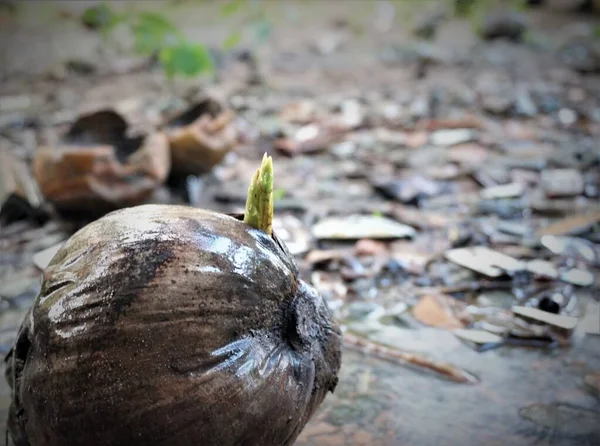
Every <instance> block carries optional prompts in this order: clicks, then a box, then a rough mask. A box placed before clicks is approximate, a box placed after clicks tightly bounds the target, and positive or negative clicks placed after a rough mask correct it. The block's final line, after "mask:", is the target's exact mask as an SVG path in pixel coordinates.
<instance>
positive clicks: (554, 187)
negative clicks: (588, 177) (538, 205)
mask: <svg viewBox="0 0 600 446" xmlns="http://www.w3.org/2000/svg"><path fill="white" fill-rule="evenodd" d="M541 185H542V188H543V190H544V193H545V194H546V196H547V197H549V198H553V197H573V196H576V195H581V194H582V193H583V189H584V187H585V184H584V181H583V176H582V175H581V173H580V172H579V171H578V170H576V169H545V170H543V171H542V174H541Z"/></svg>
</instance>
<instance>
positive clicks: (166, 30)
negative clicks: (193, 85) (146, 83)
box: [81, 3, 213, 78]
mask: <svg viewBox="0 0 600 446" xmlns="http://www.w3.org/2000/svg"><path fill="white" fill-rule="evenodd" d="M81 21H82V23H83V24H84V26H86V27H87V28H90V29H93V30H97V31H99V32H100V33H102V34H103V36H105V37H106V36H108V34H109V32H110V31H112V30H113V29H114V28H115V27H116V26H117V25H125V26H127V27H128V29H129V31H130V32H131V33H132V34H133V38H134V51H135V52H136V53H138V54H142V55H146V56H150V55H154V54H156V55H157V56H158V61H159V62H160V64H161V66H162V68H163V70H164V72H165V75H166V76H167V77H168V78H173V77H175V76H183V77H195V76H198V75H199V74H201V73H204V72H212V71H213V61H212V58H211V57H210V53H209V51H208V49H207V48H206V46H205V45H203V44H198V43H194V42H190V41H188V40H187V39H186V38H185V36H183V34H182V33H181V32H180V31H179V29H178V28H177V27H176V26H175V25H174V24H173V23H171V22H170V21H169V20H168V19H167V18H165V17H163V16H162V15H160V14H157V13H153V12H140V13H124V14H118V13H116V12H115V11H113V10H112V9H111V8H110V7H109V6H108V5H107V4H106V3H101V4H99V5H96V6H92V7H90V8H88V9H86V10H85V11H84V13H83V15H82V16H81Z"/></svg>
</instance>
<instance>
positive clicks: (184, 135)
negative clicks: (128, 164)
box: [165, 99, 238, 175]
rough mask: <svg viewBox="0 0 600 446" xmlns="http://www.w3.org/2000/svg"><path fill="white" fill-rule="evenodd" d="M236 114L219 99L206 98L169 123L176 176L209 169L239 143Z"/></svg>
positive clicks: (172, 159) (169, 135)
mask: <svg viewBox="0 0 600 446" xmlns="http://www.w3.org/2000/svg"><path fill="white" fill-rule="evenodd" d="M233 119H234V114H233V112H232V111H231V110H226V109H224V108H223V107H222V106H221V105H220V104H219V103H218V102H217V101H215V100H213V99H205V100H203V101H201V102H199V103H197V104H196V105H194V106H192V107H190V108H189V109H187V110H186V111H185V112H183V113H181V114H180V115H178V116H175V117H174V118H172V119H171V120H170V121H169V122H168V123H167V125H166V129H165V131H166V133H167V136H168V138H169V145H170V148H171V164H172V170H173V173H174V174H176V175H197V174H201V173H205V172H208V171H210V170H211V169H212V168H213V167H214V166H216V165H217V164H219V163H220V162H221V161H222V160H223V158H224V157H225V155H226V154H227V153H228V152H229V151H230V150H231V149H233V148H234V147H235V146H236V145H237V136H238V135H237V130H236V129H235V127H234V126H233V124H232V122H233Z"/></svg>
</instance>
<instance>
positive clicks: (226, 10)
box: [221, 0, 244, 17]
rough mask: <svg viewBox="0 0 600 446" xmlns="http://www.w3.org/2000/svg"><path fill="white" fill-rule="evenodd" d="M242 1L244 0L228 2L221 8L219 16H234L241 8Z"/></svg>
mask: <svg viewBox="0 0 600 446" xmlns="http://www.w3.org/2000/svg"><path fill="white" fill-rule="evenodd" d="M243 1H244V0H230V1H228V2H227V3H225V4H224V5H223V6H221V16H223V17H229V16H231V15H233V14H235V13H236V12H237V11H238V10H239V9H240V6H242V2H243Z"/></svg>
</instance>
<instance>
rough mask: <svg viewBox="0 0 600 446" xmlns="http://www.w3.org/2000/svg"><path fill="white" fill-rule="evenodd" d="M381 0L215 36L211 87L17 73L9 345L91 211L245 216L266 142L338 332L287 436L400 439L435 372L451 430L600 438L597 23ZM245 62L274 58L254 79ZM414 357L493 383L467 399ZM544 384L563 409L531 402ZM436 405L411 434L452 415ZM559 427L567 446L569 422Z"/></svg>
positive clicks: (5, 101) (8, 247)
mask: <svg viewBox="0 0 600 446" xmlns="http://www.w3.org/2000/svg"><path fill="white" fill-rule="evenodd" d="M332 3H335V2H332ZM379 3H380V4H379ZM379 3H378V5H377V8H376V10H374V12H373V14H374V16H373V17H371V16H369V17H368V19H367V21H368V22H369V23H368V24H367V25H364V26H362V25H361V26H358V25H356V24H355V23H354V22H353V20H354V19H350V18H348V17H346V16H345V15H344V16H343V17H342V15H343V14H341V13H340V12H339V11H338V12H336V13H335V14H337V15H340V17H335V18H334V19H335V20H334V19H332V20H331V21H329V22H327V24H326V25H321V24H320V22H319V21H316V22H315V23H314V24H313V23H311V26H308V27H306V28H303V27H298V28H302V29H293V30H292V29H287V30H286V32H289V33H290V35H294V33H298V36H299V37H298V39H297V40H296V39H289V40H290V41H288V39H287V38H281V40H279V37H278V38H277V39H276V43H277V44H276V45H275V44H274V42H273V41H270V42H269V43H267V44H265V48H264V50H265V51H264V54H263V53H262V50H261V51H260V52H257V54H256V55H255V54H254V50H250V49H244V50H240V51H239V53H240V54H241V55H240V56H239V57H238V55H237V54H238V52H236V51H233V52H230V51H222V52H219V54H220V56H219V57H221V58H222V59H223V60H220V62H219V64H220V65H222V66H221V68H220V70H219V76H216V82H213V80H211V81H208V80H206V79H194V80H186V81H182V82H181V85H180V84H179V83H178V82H165V81H164V79H163V78H162V77H161V74H160V72H157V71H156V70H157V69H158V66H157V64H156V63H154V62H153V63H146V65H145V66H144V68H143V69H139V70H138V71H136V72H134V73H131V72H129V73H127V72H126V73H121V74H120V75H118V76H114V77H111V78H110V79H105V78H104V77H103V75H102V74H101V72H98V70H96V69H95V68H94V69H92V68H90V67H96V68H97V67H98V66H100V65H101V64H99V63H97V61H93V63H91V65H90V64H88V65H90V66H88V67H87V68H86V65H85V64H73V63H70V64H68V63H67V62H68V60H71V61H77V60H79V59H81V57H79V58H78V57H70V58H68V60H67V61H66V62H61V63H60V64H59V65H60V66H61V67H63V69H64V70H67V68H65V67H67V65H69V69H68V70H67V71H65V72H64V73H62V75H61V76H58V77H57V76H54V75H49V74H48V72H47V71H46V73H45V74H44V76H45V77H42V79H41V80H39V82H37V81H36V82H33V81H31V82H30V80H19V78H18V77H15V76H13V77H10V76H8V77H7V78H6V79H7V83H6V86H5V85H4V82H3V86H2V91H1V92H0V157H1V165H0V206H1V207H0V253H1V256H0V321H1V322H2V330H0V349H1V350H2V351H4V352H5V351H7V350H8V348H9V347H10V345H11V342H12V341H13V339H14V336H15V335H16V330H17V329H18V326H19V323H20V321H21V320H22V318H23V317H24V314H25V312H26V310H27V308H28V307H29V306H30V305H31V304H32V302H33V300H34V299H35V297H36V294H37V292H38V291H39V290H38V288H39V276H40V272H41V271H43V270H44V269H45V268H46V266H47V265H48V263H49V262H50V261H51V259H52V258H53V257H54V255H55V254H56V252H57V251H58V249H60V246H62V243H63V242H64V241H65V240H66V239H67V238H68V237H69V236H70V235H72V234H73V233H74V232H76V231H77V230H78V229H80V228H81V226H82V225H83V224H84V223H86V222H89V221H92V220H95V219H96V218H98V217H99V216H100V215H103V214H105V213H107V212H110V211H111V210H114V209H118V208H123V207H128V206H133V205H136V204H141V203H164V204H167V203H170V204H186V205H189V206H196V207H204V208H208V209H212V210H216V211H219V212H223V213H227V214H239V213H242V212H243V211H244V204H245V199H246V194H245V185H247V182H248V180H249V179H250V178H251V176H252V173H253V169H255V167H256V164H257V162H259V160H260V157H262V156H263V154H264V153H265V152H266V153H267V154H268V155H270V156H272V157H273V165H274V171H275V178H276V180H275V184H274V203H273V207H274V210H275V215H274V219H273V228H274V230H275V231H276V232H277V234H278V236H279V237H280V239H281V240H282V241H283V242H284V243H285V244H286V246H287V247H288V249H289V251H290V253H291V254H292V255H293V256H294V257H295V258H296V260H297V261H298V267H299V270H300V275H301V277H302V278H303V279H304V280H306V281H307V282H310V283H311V284H312V285H313V286H314V287H315V288H316V289H317V290H318V291H319V293H320V294H322V295H323V297H324V298H325V300H326V301H327V303H328V305H329V307H330V309H331V311H332V312H333V314H334V317H335V318H336V319H337V320H338V321H339V322H340V324H341V325H342V326H343V329H344V330H345V333H344V338H345V346H346V349H347V350H346V351H347V353H346V352H345V353H344V355H345V357H344V367H342V378H341V380H340V391H339V392H340V393H339V395H338V394H335V395H334V396H333V398H332V399H330V400H326V402H325V406H326V407H325V410H324V411H323V413H322V414H318V415H317V418H316V419H315V420H314V421H313V422H311V423H309V426H308V427H307V430H306V432H307V433H306V435H303V436H301V437H300V439H299V442H298V445H301V446H315V445H317V444H361V443H360V442H358V441H357V442H354V440H353V439H354V437H353V435H354V434H356V435H359V434H361V433H362V434H365V435H363V437H364V438H367V437H368V438H369V440H368V441H366V440H365V442H364V444H404V443H406V441H407V440H406V438H407V437H408V436H410V433H411V432H412V431H411V429H413V428H414V426H412V425H410V423H400V422H399V421H398V420H399V419H398V417H397V415H396V414H397V413H407V411H410V410H414V408H413V406H412V404H414V401H419V404H423V405H422V406H419V407H420V408H421V409H420V410H422V411H423V412H424V413H428V414H429V413H432V410H431V405H427V404H433V403H428V401H429V400H430V399H424V398H423V396H422V395H423V393H424V392H428V393H427V394H431V388H434V394H435V395H436V399H431V401H435V404H436V407H437V406H439V404H438V403H437V401H438V398H439V401H442V400H444V401H446V402H447V401H452V404H454V405H456V407H457V409H456V410H460V411H461V412H463V413H464V414H465V415H464V416H465V423H466V424H465V425H466V426H469V427H468V429H466V430H465V432H468V434H469V437H466V439H465V440H464V441H462V443H463V444H464V443H468V442H469V441H471V440H472V438H475V436H477V435H481V434H480V431H481V430H480V426H481V425H484V424H485V425H486V426H488V425H490V424H489V423H490V422H489V420H491V419H493V420H495V419H496V418H497V413H499V412H498V411H499V410H502V411H503V412H502V413H504V412H506V414H510V415H506V416H505V417H502V420H501V421H502V422H500V421H498V422H497V423H491V425H490V426H492V425H493V426H492V427H490V429H492V430H493V431H494V432H501V433H502V435H503V436H504V437H505V438H506V440H507V441H508V442H513V443H515V444H517V443H519V442H529V443H535V442H537V441H540V438H537V437H535V438H533V437H529V436H528V434H523V433H522V431H524V430H523V429H516V428H515V423H518V422H521V418H522V419H523V422H525V421H524V420H527V422H529V423H532V424H533V425H537V426H540V427H542V428H544V429H550V431H551V432H554V431H552V429H554V427H555V426H554V425H553V424H552V423H551V422H550V421H549V420H552V419H553V418H552V417H558V418H556V419H560V420H563V421H564V420H567V421H565V422H564V424H565V425H568V426H569V427H568V428H565V429H566V430H565V432H567V434H571V433H573V432H578V435H579V433H580V434H581V436H580V437H577V438H578V439H583V440H582V441H584V443H583V444H590V445H591V444H595V443H594V442H591V441H590V442H588V443H585V441H587V440H588V439H590V438H592V437H593V436H594V435H595V434H596V433H598V430H597V427H595V426H596V425H595V424H592V423H591V421H590V420H591V419H594V420H595V419H596V418H594V417H595V416H596V415H597V414H596V413H595V412H593V411H590V410H588V409H585V408H581V407H579V406H578V404H580V402H581V401H582V396H581V395H584V396H585V398H589V395H587V394H586V393H585V392H586V391H587V392H589V393H591V394H592V395H595V396H596V397H597V395H598V376H597V374H598V372H597V370H599V369H600V362H599V361H600V360H599V359H598V358H600V351H599V350H598V345H600V344H598V342H597V337H598V335H600V303H599V302H598V296H599V290H600V281H599V277H600V206H599V204H598V203H599V199H600V174H599V173H598V171H599V170H598V167H599V165H600V154H599V152H598V141H600V102H599V101H598V91H600V78H599V77H598V73H600V57H599V54H600V52H598V39H597V37H594V31H593V30H594V28H593V25H591V24H593V23H595V22H594V21H596V22H597V18H594V17H595V16H592V17H590V18H587V19H586V20H585V21H586V23H585V24H583V23H581V24H580V25H582V28H581V29H580V30H575V31H576V32H575V31H572V30H571V28H570V27H568V26H567V25H568V23H565V18H564V17H562V16H561V15H558V16H557V15H552V16H551V18H552V20H550V21H548V23H546V21H545V18H547V17H546V16H545V15H543V14H542V11H541V9H540V11H539V14H540V15H537V14H538V13H537V12H535V13H531V11H529V10H527V11H519V12H517V11H512V10H510V9H507V10H498V11H487V13H486V14H484V15H483V16H481V17H480V19H481V20H480V21H479V22H478V23H477V24H476V25H477V26H475V27H474V28H475V29H474V30H471V27H470V25H469V24H468V23H467V22H466V21H464V20H463V21H460V20H459V19H456V18H453V17H450V16H448V15H447V14H441V13H439V12H438V11H433V12H430V11H425V12H426V13H425V14H423V16H422V19H421V20H419V21H415V22H414V24H411V26H397V25H396V22H395V20H396V19H400V18H401V16H402V11H401V7H400V6H399V5H398V4H396V3H397V2H379ZM457 3H462V4H468V3H470V2H469V1H466V0H465V1H462V0H461V2H457ZM471 3H472V2H471ZM291 9H293V8H290V10H291ZM536 11H537V10H536ZM287 13H289V14H290V15H293V13H292V12H290V11H287V12H286V14H287ZM361 14H362V13H361ZM565 17H567V15H565ZM568 17H569V20H571V19H573V20H575V19H574V18H573V16H568ZM577 17H579V16H577ZM579 19H580V18H578V19H577V20H576V21H579ZM362 20H363V21H364V20H365V18H364V17H363V18H362ZM581 20H583V19H581ZM554 21H556V22H559V23H563V24H564V28H561V27H558V28H556V29H555V28H554V25H551V24H550V23H554ZM371 22H372V23H371ZM587 22H589V23H587ZM313 25H314V28H315V29H316V28H317V27H319V26H323V27H324V28H325V29H323V30H321V31H320V32H318V33H317V32H316V31H315V32H314V33H313ZM193 26H194V27H196V26H197V23H196V22H195V21H194V23H193ZM596 26H597V25H596ZM291 28H293V27H291ZM407 30H408V33H407V32H406V31H407ZM473 31H475V32H473ZM86 32H92V31H91V30H88V31H86ZM573 33H574V34H576V35H575V36H573V35H572V34H573ZM284 34H285V33H284ZM359 35H360V36H362V37H361V39H364V41H363V40H360V42H361V43H358V42H359V38H358V36H359ZM463 40H464V41H463ZM221 53H222V54H221ZM230 53H233V54H230ZM258 53H260V59H258ZM90 54H93V53H92V52H90ZM90 57H91V56H90ZM236 58H237V59H236ZM234 59H235V60H234ZM238 59H240V60H241V59H243V60H250V59H252V60H254V59H256V60H260V61H261V66H263V65H264V67H266V68H268V69H267V70H266V71H264V73H263V74H261V76H262V77H261V79H262V81H261V83H260V85H257V84H252V83H249V82H248V81H247V76H248V72H247V71H248V70H247V69H246V68H247V67H246V68H243V67H244V66H245V65H244V64H243V63H241V64H240V63H239V62H240V60H238ZM86 60H87V59H86ZM146 62H147V61H146ZM0 71H1V70H0ZM82 71H85V74H84V73H83V72H82ZM261 73H262V71H261ZM3 79H4V78H3ZM8 81H10V82H8ZM38 84H39V85H38ZM163 84H165V85H163ZM166 84H168V85H166ZM5 90H6V91H5ZM38 90H39V91H38ZM78 104H85V106H84V107H83V108H82V109H79V108H78V107H79V105H78ZM531 350H535V351H533V352H532V351H531ZM550 350H553V351H554V352H553V353H552V354H551V355H547V356H546V352H545V351H550ZM540 355H543V356H540ZM542 357H543V358H544V359H543V360H542V359H540V358H542ZM371 358H375V359H374V360H372V359H371ZM377 358H379V359H382V360H383V364H382V363H380V362H377V360H376V359H377ZM405 368H406V369H407V370H405ZM467 370H473V372H470V371H469V372H468V371H467ZM367 372H368V373H367ZM425 372H434V373H433V376H435V377H438V378H445V379H449V380H450V381H453V382H454V383H462V384H467V383H469V384H475V383H478V382H481V383H483V386H474V388H473V389H472V390H473V392H474V393H473V395H474V396H473V398H469V399H468V400H469V401H465V402H463V401H456V398H454V394H453V393H452V392H453V390H451V387H444V385H445V384H448V383H444V384H440V383H438V382H437V381H435V380H433V381H435V383H434V384H432V380H431V377H427V378H424V377H423V376H421V375H424V376H427V374H426V373H425ZM474 372H477V373H476V375H477V377H475V375H474ZM534 381H535V382H536V385H535V386H533V385H532V383H533V382H534ZM381 383H384V384H381ZM405 383H408V384H405ZM507 383H509V384H510V385H508V384H507ZM582 383H583V385H582ZM380 387H381V388H380ZM357 388H359V389H362V390H361V391H363V392H364V393H366V394H368V395H369V396H370V395H371V392H372V393H373V395H375V397H373V398H372V400H373V401H374V402H373V401H371V399H367V398H365V401H363V400H362V399H361V397H360V391H357ZM542 388H543V389H546V390H545V391H547V392H548V393H547V395H546V396H543V395H542V394H541V393H539V392H538V390H539V389H542ZM373 389H375V390H373ZM481 389H484V390H481ZM336 392H337V391H336ZM540 392H541V391H540ZM577 392H580V393H577ZM388 394H389V395H393V396H394V398H388ZM504 394H506V397H505V396H504ZM554 394H558V395H561V398H563V397H564V399H565V400H569V401H571V402H572V403H573V406H569V405H562V403H560V404H558V403H556V404H555V403H547V401H546V402H544V403H540V404H532V403H533V402H535V401H538V399H537V398H540V399H544V400H547V396H548V395H554ZM367 400H368V401H367ZM425 400H427V401H425ZM508 400H510V402H507V401H508ZM363 405H364V406H363ZM373 405H376V406H377V407H374V406H373ZM496 405H497V406H498V407H499V409H498V410H496V409H494V410H493V411H492V409H490V408H495V407H496ZM379 406H381V407H382V408H383V409H381V410H380V407H379ZM1 407H2V405H1V404H0V408H1ZM453 407H454V406H453ZM519 408H521V411H520V412H519V411H518V409H519ZM452 410H455V409H452ZM492 412H493V413H492ZM480 414H483V415H481V417H487V418H485V422H484V421H482V418H481V417H480V416H479V415H480ZM436 416H437V415H436V414H433V415H432V417H433V418H432V419H431V420H429V419H428V423H427V424H428V427H427V429H423V431H422V432H425V431H426V434H427V435H429V434H431V435H433V433H432V430H436V429H438V428H437V427H433V428H432V427H431V426H438V425H439V426H441V425H444V423H445V422H446V421H447V420H442V419H440V418H439V417H437V418H436ZM579 416H580V417H581V420H576V419H574V418H573V419H572V418H569V417H579ZM375 417H379V418H377V421H375ZM511 417H512V418H511ZM367 419H368V420H369V421H365V420H367ZM409 419H410V420H412V418H410V417H409ZM505 419H506V420H508V421H509V422H507V423H506V425H505V423H504V420H505ZM371 421H372V423H371ZM561 422H562V421H561ZM312 423H314V424H312ZM370 424H372V425H373V426H375V427H374V428H373V429H370V428H367V427H364V426H366V425H370ZM358 425H360V426H363V427H361V428H360V429H359V428H358V427H357V426H358ZM345 426H350V427H349V428H347V429H348V432H346V431H343V429H345V428H346V427H345ZM352 426H354V427H352ZM382 426H383V427H382ZM392 426H398V428H397V429H396V428H395V427H392ZM378 430H379V431H378ZM442 430H443V429H442ZM367 431H368V435H366V434H367ZM376 431H377V432H376ZM558 431H560V429H558ZM558 431H557V432H558ZM407 432H408V434H406V436H403V435H404V433H407ZM420 432H421V431H420ZM422 432H421V436H419V435H416V436H414V440H410V441H411V442H414V443H423V442H424V441H425V440H424V438H425V436H423V435H425V434H423V433H422ZM515 432H519V433H515ZM446 433H447V432H445V431H444V432H442V433H440V434H439V436H438V437H436V438H437V440H438V441H437V442H438V443H444V441H446V439H447V436H445V434H446ZM567 434H564V435H567ZM465 435H466V434H465ZM532 435H533V434H532ZM536 435H537V434H536ZM549 435H550V434H549ZM552 435H554V434H552ZM562 435H563V434H561V433H558V434H557V436H556V437H553V438H552V439H553V441H554V440H556V444H557V445H562V444H565V445H566V444H570V443H569V441H570V440H571V439H572V438H575V437H572V438H571V437H568V435H567V436H562ZM586 435H587V436H586ZM329 436H331V438H332V440H331V441H330V443H327V440H323V439H324V438H330V437H329ZM348 438H351V439H352V440H351V441H350V442H348V441H347V440H348ZM486 439H487V438H486ZM486 439H484V438H483V437H481V436H479V437H477V441H479V443H482V442H485V441H484V440H486ZM565 439H566V440H565ZM427 440H428V441H429V440H430V438H429V437H427ZM336 441H337V443H336ZM343 441H346V443H343ZM432 441H433V440H432ZM434 442H435V441H434ZM411 444H412V443H411ZM553 444H554V443H553Z"/></svg>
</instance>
